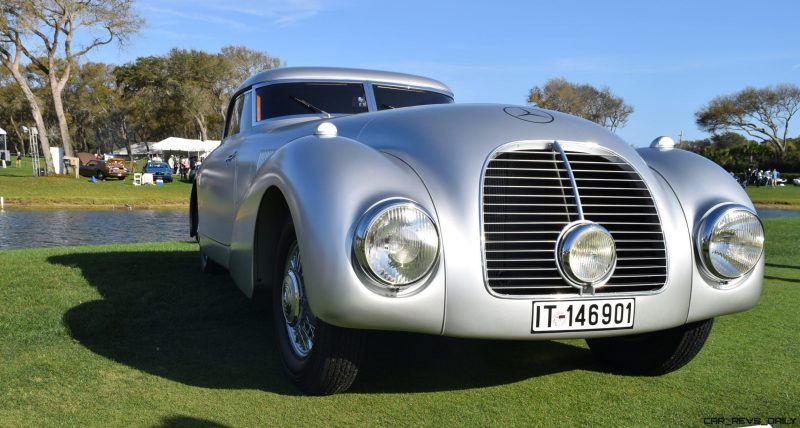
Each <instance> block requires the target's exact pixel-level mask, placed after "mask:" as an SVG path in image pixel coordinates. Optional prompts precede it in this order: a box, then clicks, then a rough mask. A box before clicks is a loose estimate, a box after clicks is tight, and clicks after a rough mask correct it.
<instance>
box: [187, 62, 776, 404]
mask: <svg viewBox="0 0 800 428" xmlns="http://www.w3.org/2000/svg"><path fill="white" fill-rule="evenodd" d="M670 141H671V140H669V139H667V138H660V139H657V140H656V141H655V142H654V143H653V144H652V145H651V147H649V148H640V149H634V148H632V147H631V146H630V145H628V144H627V143H625V142H624V141H622V140H621V139H620V138H618V137H617V136H615V135H614V134H612V133H610V132H608V131H606V130H605V129H603V128H601V127H599V126H597V125H595V124H593V123H590V122H588V121H585V120H582V119H579V118H576V117H572V116H569V115H566V114H561V113H557V112H554V111H546V110H542V109H538V108H534V107H529V106H509V105H497V104H453V94H452V92H451V91H450V90H449V89H448V87H447V86H445V85H444V84H442V83H440V82H438V81H435V80H431V79H427V78H423V77H418V76H412V75H406V74H399V73H389V72H379V71H368V70H354V69H334V68H283V69H275V70H270V71H266V72H263V73H261V74H258V75H256V76H254V77H252V78H250V79H249V80H247V81H246V82H245V83H244V84H243V85H242V86H241V87H240V88H239V90H238V91H237V92H236V94H235V96H234V97H233V98H232V100H231V102H230V106H229V108H228V113H227V120H226V124H225V135H224V140H223V143H222V144H221V145H220V146H219V148H217V149H216V150H215V151H214V152H213V153H212V154H211V155H210V156H208V158H207V159H206V160H205V162H204V163H203V168H202V169H201V171H200V172H199V173H198V175H197V179H196V181H195V185H194V188H193V190H192V199H191V228H192V235H193V236H196V237H197V238H198V240H199V242H200V256H201V257H200V258H201V266H202V268H203V269H204V270H206V271H211V270H215V269H219V268H226V269H228V270H229V271H230V275H231V276H232V278H233V280H234V281H235V283H236V284H237V286H238V287H240V288H241V289H242V291H244V293H245V294H247V295H248V296H252V295H253V293H254V292H255V291H256V290H260V289H263V290H265V291H267V292H269V293H271V294H272V296H273V308H274V311H273V312H274V315H273V316H274V324H275V328H276V337H277V341H278V343H277V345H278V348H279V351H280V354H281V357H282V361H283V363H284V366H285V368H286V371H287V373H288V374H289V376H290V377H291V378H292V379H293V380H294V381H295V382H296V383H297V384H298V386H299V387H300V388H301V389H302V390H303V391H305V392H306V393H310V394H328V393H333V392H337V391H342V390H344V389H346V388H347V387H349V385H350V384H351V383H352V381H353V380H354V378H355V376H356V373H357V370H358V364H359V359H360V356H361V352H362V342H363V340H364V339H363V333H362V332H361V330H363V329H375V330H401V331H408V332H418V333H428V334H437V335H445V336H458V337H470V338H495V339H513V340H549V339H566V338H585V339H586V340H587V341H588V343H589V346H590V347H591V349H592V351H593V353H594V354H595V355H596V356H597V357H598V358H599V359H600V360H602V361H604V362H606V363H608V364H609V365H611V366H612V367H615V368H617V369H618V370H626V371H631V372H637V373H648V374H660V373H666V372H669V371H672V370H675V369H678V368H680V367H681V366H683V365H685V364H686V363H688V362H689V361H690V360H691V359H692V358H693V357H694V356H695V355H696V354H697V352H698V351H699V350H700V348H701V347H702V346H703V344H704V342H705V340H706V338H707V336H708V334H709V332H710V329H711V325H712V320H713V318H714V317H716V316H719V315H724V314H728V313H732V312H738V311H743V310H746V309H748V308H751V307H752V306H754V305H755V304H756V302H757V301H758V298H759V295H760V292H761V282H762V276H763V269H764V260H763V257H762V249H763V243H764V233H763V228H762V226H761V222H760V220H759V219H758V217H757V216H756V214H755V211H754V209H753V206H752V204H751V202H750V200H749V198H748V197H747V195H746V194H745V193H744V191H743V190H742V189H741V187H739V185H738V184H737V183H736V181H734V180H733V178H731V176H730V175H728V174H727V173H726V172H725V171H724V170H722V169H721V168H719V167H718V166H717V165H715V164H714V163H712V162H710V161H708V160H706V159H705V158H702V157H700V156H697V155H694V154H692V153H689V152H686V151H682V150H677V149H673V148H672V145H671V144H670Z"/></svg>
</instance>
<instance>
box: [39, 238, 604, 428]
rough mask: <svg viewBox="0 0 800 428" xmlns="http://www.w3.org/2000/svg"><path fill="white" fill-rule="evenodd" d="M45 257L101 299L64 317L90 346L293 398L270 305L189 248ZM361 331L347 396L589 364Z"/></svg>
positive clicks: (503, 380)
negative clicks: (210, 271)
mask: <svg viewBox="0 0 800 428" xmlns="http://www.w3.org/2000/svg"><path fill="white" fill-rule="evenodd" d="M48 261H49V262H50V263H53V264H59V265H64V266H69V267H75V268H78V269H80V270H81V271H82V273H83V276H84V278H86V280H87V281H88V282H89V284H90V285H91V286H93V287H95V288H96V289H97V291H98V292H99V293H100V295H101V296H102V299H100V300H94V301H90V302H85V303H82V304H80V305H78V306H75V307H73V308H71V309H70V310H68V311H67V312H66V313H65V314H64V316H63V322H64V324H65V326H66V327H67V328H68V330H69V332H70V334H71V335H72V337H73V338H74V339H76V340H77V341H79V342H80V343H81V344H82V345H84V346H86V347H87V348H88V349H90V350H92V351H93V352H95V353H97V354H99V355H102V356H104V357H107V358H110V359H112V360H114V361H117V362H119V363H122V364H125V365H128V366H130V367H134V368H136V369H138V370H142V371H144V372H146V373H150V374H154V375H157V376H161V377H164V378H166V379H170V380H174V381H177V382H181V383H184V384H188V385H195V386H201V387H208V388H223V389H261V390H266V391H271V392H275V393H278V394H285V395H297V394H298V391H297V390H296V389H295V388H294V386H293V385H292V384H291V383H290V382H289V381H288V380H287V378H286V377H285V376H284V373H283V369H282V367H281V363H280V360H279V358H278V355H277V352H276V351H275V350H274V349H275V346H274V336H273V326H272V322H271V318H270V313H269V311H268V310H267V309H266V307H267V306H268V305H266V304H264V303H258V304H257V303H255V302H253V301H250V300H248V299H247V298H246V297H244V295H243V294H242V293H241V292H240V291H239V290H238V289H237V288H236V286H235V285H234V284H233V283H232V281H231V280H230V279H229V278H228V276H227V275H219V276H209V275H203V274H201V273H200V272H199V268H198V267H197V265H198V261H197V253H196V252H193V251H175V252H163V251H162V252H159V251H153V252H110V253H83V254H68V255H60V256H53V257H50V258H49V259H48ZM128 272H135V273H136V274H135V275H130V274H128ZM368 336H369V342H368V347H367V355H366V356H365V362H364V364H363V367H362V370H361V371H360V373H359V377H358V379H357V380H356V383H355V384H354V385H353V388H352V391H353V392H359V393H383V392H429V391H446V390H459V389H466V388H480V387H485V386H493V385H502V384H507V383H513V382H517V381H521V380H524V379H528V378H531V377H536V376H542V375H546V374H550V373H557V372H562V371H568V370H575V369H588V370H596V369H597V366H596V365H595V363H594V362H593V360H592V358H591V355H590V353H589V351H588V350H586V349H583V348H579V347H576V346H571V345H567V344H562V343H559V342H549V341H548V342H507V341H488V340H462V339H452V338H442V337H437V336H427V335H416V334H406V333H378V332H372V333H370V334H369V335H368ZM173 422H175V421H173ZM167 426H169V425H167Z"/></svg>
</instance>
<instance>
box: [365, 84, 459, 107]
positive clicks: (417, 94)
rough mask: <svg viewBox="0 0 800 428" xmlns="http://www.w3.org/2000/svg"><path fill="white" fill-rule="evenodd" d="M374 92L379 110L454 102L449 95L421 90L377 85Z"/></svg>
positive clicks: (373, 88)
mask: <svg viewBox="0 0 800 428" xmlns="http://www.w3.org/2000/svg"><path fill="white" fill-rule="evenodd" d="M372 90H373V91H374V92H375V104H377V105H378V110H391V109H394V108H402V107H412V106H422V105H429V104H450V103H452V102H453V99H452V98H450V97H448V96H447V95H444V94H440V93H438V92H432V91H423V90H419V89H411V88H398V87H394V86H384V85H375V86H373V87H372Z"/></svg>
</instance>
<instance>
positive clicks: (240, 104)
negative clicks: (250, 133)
mask: <svg viewBox="0 0 800 428" xmlns="http://www.w3.org/2000/svg"><path fill="white" fill-rule="evenodd" d="M243 108H244V94H241V95H239V96H238V97H236V100H234V101H233V108H231V109H230V111H229V112H228V126H227V127H226V129H225V138H227V137H230V136H232V135H236V134H238V133H239V130H240V129H241V123H242V109H243Z"/></svg>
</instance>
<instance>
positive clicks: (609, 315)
mask: <svg viewBox="0 0 800 428" xmlns="http://www.w3.org/2000/svg"><path fill="white" fill-rule="evenodd" d="M635 306H636V300H635V299H612V300H570V301H566V302H533V322H532V325H531V333H554V332H564V331H583V330H618V329H626V328H633V316H634V308H635Z"/></svg>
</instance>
